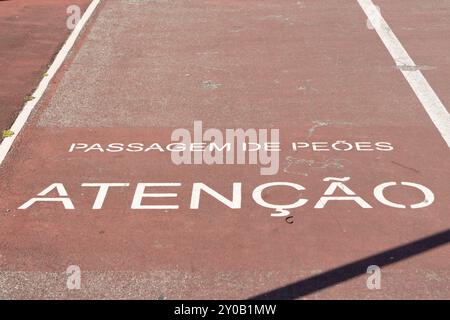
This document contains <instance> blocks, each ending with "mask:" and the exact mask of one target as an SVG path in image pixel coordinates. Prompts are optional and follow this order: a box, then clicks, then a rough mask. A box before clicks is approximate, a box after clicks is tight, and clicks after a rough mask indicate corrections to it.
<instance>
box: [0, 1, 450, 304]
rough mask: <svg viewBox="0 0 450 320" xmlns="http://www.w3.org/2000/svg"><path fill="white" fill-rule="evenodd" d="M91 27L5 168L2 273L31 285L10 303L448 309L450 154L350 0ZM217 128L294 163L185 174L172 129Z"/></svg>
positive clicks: (153, 5)
mask: <svg viewBox="0 0 450 320" xmlns="http://www.w3.org/2000/svg"><path fill="white" fill-rule="evenodd" d="M384 7H389V4H383V5H382V8H381V12H382V14H383V13H384ZM97 14H98V15H97V17H96V18H95V19H94V20H92V21H91V22H90V26H89V30H88V33H87V35H86V36H85V37H83V38H82V39H80V40H79V43H78V48H77V50H76V52H75V56H74V57H73V59H71V61H70V62H68V63H67V64H66V66H65V68H64V69H63V70H62V71H61V72H60V73H59V74H58V76H57V79H56V80H55V81H53V82H52V84H51V86H50V88H49V90H48V91H47V94H46V95H45V96H44V98H43V99H42V101H41V102H40V104H39V105H38V109H37V111H36V113H35V114H34V115H33V117H32V119H31V120H30V122H29V124H28V126H27V127H26V128H25V129H24V130H23V132H22V133H21V135H20V136H19V137H18V139H17V141H16V142H15V145H14V148H13V149H12V150H11V151H10V153H9V155H8V157H7V158H6V160H5V162H4V163H3V165H2V168H1V173H0V175H1V179H2V184H1V185H0V194H1V198H0V199H1V206H2V208H1V209H2V215H1V216H0V221H1V222H0V231H1V232H0V239H1V241H0V243H1V247H0V252H1V259H0V267H1V269H2V270H3V271H9V272H12V271H20V272H23V273H24V274H25V275H26V277H28V278H29V279H33V280H32V281H33V288H34V289H35V290H34V291H33V290H31V291H26V290H24V289H19V290H17V289H14V288H15V287H14V285H17V283H21V284H22V286H21V287H24V288H27V285H30V284H29V283H27V282H24V281H23V280H21V279H22V278H19V279H17V278H14V277H10V278H8V281H7V283H8V284H9V286H8V289H7V292H8V294H10V295H12V296H21V297H23V296H25V297H26V296H33V297H34V296H44V297H45V296H56V297H66V298H67V297H69V298H70V297H90V298H92V297H103V296H107V297H130V296H131V297H141V298H142V297H147V298H154V299H156V298H159V297H161V296H162V297H167V298H169V299H176V298H250V297H254V296H258V295H263V296H264V294H267V295H268V296H269V297H270V294H271V292H272V293H273V291H274V290H275V291H276V290H278V291H276V294H277V297H281V298H304V297H307V298H360V299H361V298H363V299H377V298H425V299H430V298H448V294H449V271H448V248H449V247H448V238H449V236H448V231H447V233H445V232H446V230H448V227H449V225H450V219H449V217H448V208H449V200H450V196H449V192H448V191H449V186H448V180H449V174H450V172H449V168H448V165H447V164H446V163H447V161H446V158H447V157H448V146H447V145H446V143H445V141H444V139H443V138H442V136H441V135H440V134H439V131H438V130H437V129H436V127H435V125H434V124H433V122H432V121H431V120H430V118H429V116H428V114H427V112H426V111H425V110H424V108H423V106H422V105H421V103H420V102H419V100H418V99H417V97H416V95H415V93H414V91H412V90H411V88H410V86H409V85H408V83H407V82H406V80H405V78H404V77H403V75H402V74H401V72H400V71H399V70H398V68H395V64H394V62H393V60H392V58H391V56H390V55H389V53H388V52H387V50H386V48H385V47H384V45H383V43H382V42H381V41H380V39H379V37H378V35H377V33H376V32H375V31H374V30H371V29H370V28H367V23H366V20H367V17H366V15H365V14H364V12H363V11H362V10H361V7H360V6H359V5H358V3H357V2H356V1H355V2H348V1H327V2H319V1H298V2H295V1H294V2H290V1H283V2H280V3H270V2H267V3H261V2H258V1H246V2H241V1H229V2H215V1H203V2H199V3H187V2H183V1H179V2H154V1H151V2H145V1H144V2H134V1H123V2H115V1H108V2H104V5H103V6H102V7H101V8H100V11H99V12H98V13H97ZM124 17H126V19H125V18H124ZM385 18H386V20H387V22H388V23H390V19H389V18H388V17H387V16H386V17H385ZM391 27H392V28H393V30H394V32H395V31H396V28H395V27H393V26H391ZM398 36H399V39H400V41H402V40H403V39H402V37H401V36H400V35H398ZM404 45H405V47H406V49H407V50H408V51H410V48H409V47H408V46H407V45H406V44H405V43H404ZM410 54H411V55H412V56H414V52H413V51H411V52H410ZM425 76H428V75H427V74H425ZM433 81H437V82H441V80H440V79H436V80H432V81H430V82H431V83H432V85H433V86H434V83H433ZM438 95H440V91H439V90H438ZM443 100H444V103H445V95H444V99H443ZM199 121H201V126H202V128H201V129H200V126H199V123H200V122H199ZM195 126H196V129H194V128H195ZM212 128H214V129H217V130H215V131H214V132H215V133H216V134H217V135H219V132H220V133H222V134H223V136H224V137H225V136H226V130H227V129H228V130H230V129H237V128H243V129H244V130H250V131H252V130H254V132H257V133H258V134H260V133H261V132H264V131H263V130H267V132H270V133H274V134H276V133H278V134H279V136H280V139H279V142H280V147H281V149H282V150H281V151H280V152H279V154H278V156H273V157H272V158H269V160H270V161H269V163H267V162H266V163H262V162H261V161H257V162H258V163H257V164H249V163H248V161H247V163H246V164H237V163H236V159H234V160H232V161H230V163H229V164H213V165H208V164H205V163H204V161H205V160H204V159H201V160H199V161H200V162H201V163H197V164H182V165H176V164H175V163H174V158H173V153H171V152H170V151H168V150H167V146H168V145H169V144H170V143H173V142H174V137H173V135H174V133H177V132H178V133H179V132H185V133H186V130H188V131H189V132H191V134H192V135H191V136H190V138H192V141H198V137H200V136H201V137H203V139H205V136H204V133H205V132H206V131H207V130H208V129H212ZM183 129H186V130H183ZM211 132H212V131H210V133H211ZM252 132H253V131H252ZM196 137H197V138H196ZM200 140H201V139H200ZM275 140H276V139H275ZM275 140H274V141H275ZM276 141H278V140H276ZM155 143H158V144H159V146H161V147H162V148H163V149H164V150H163V151H161V150H158V148H157V147H156V146H155V145H154V144H155ZM132 144H133V145H132ZM122 145H123V148H122V150H121V149H120V148H121V146H122ZM127 146H128V148H129V149H130V150H131V151H126V149H127ZM141 149H142V150H141ZM144 149H149V150H148V151H147V152H145V151H144ZM111 150H112V151H111ZM236 152H237V151H236ZM259 155H261V156H262V155H263V154H259ZM198 159H200V158H198ZM191 160H192V159H191ZM247 160H248V158H247ZM259 160H261V159H259ZM263 160H264V159H263ZM265 160H267V159H265ZM192 161H193V160H192ZM231 162H234V163H231ZM269 167H270V168H274V170H275V174H268V175H263V174H262V172H263V171H262V168H269ZM270 173H273V172H270ZM106 183H116V184H120V185H115V186H110V187H109V189H108V190H107V193H106V196H105V197H104V198H102V197H99V194H101V193H100V192H99V188H100V185H99V184H103V185H104V184H106ZM143 183H147V185H142V184H143ZM150 183H153V184H154V185H150ZM201 183H202V185H200V184H201ZM267 183H270V184H271V185H266V186H264V184H267ZM402 183H403V185H402ZM140 184H141V185H140ZM83 185H84V186H83ZM205 185H206V186H208V187H210V188H211V189H213V190H214V191H216V192H217V193H214V192H213V191H211V190H210V189H206V187H205ZM50 186H51V187H50ZM233 186H235V188H236V189H233ZM332 186H334V187H333V188H331V187H332ZM48 187H50V188H49V189H47V188H48ZM196 188H197V189H196ZM199 188H200V189H201V188H203V189H201V190H200V191H199ZM45 189H46V191H45V192H42V191H43V190H45ZM195 190H197V191H195ZM380 190H382V191H380ZM47 191H49V192H48V193H47ZM428 191H429V192H431V194H432V196H430V194H429V193H428ZM40 192H42V194H41V195H38V193H40ZM66 193H67V194H66ZM151 193H156V195H149V194H151ZM219 194H220V195H222V197H220V195H219ZM103 195H105V194H103ZM233 195H234V196H233ZM36 197H37V198H40V199H41V200H42V199H43V198H47V200H48V198H50V197H52V198H56V199H57V200H56V201H52V202H43V201H35V202H33V201H32V200H31V199H33V198H36ZM100 198H102V199H103V200H102V201H97V200H98V199H100ZM224 198H225V199H224ZM38 200H39V199H38ZM53 200H55V199H53ZM299 200H304V201H303V202H302V203H301V204H300V203H298V204H295V205H294V203H297V201H299ZM196 201H198V208H197V202H196ZM305 201H306V202H305ZM151 205H158V206H160V207H158V208H156V207H153V208H152V207H145V206H151ZM290 205H292V208H289V206H290ZM403 205H404V206H405V208H402V206H403ZM411 205H412V206H413V207H411ZM414 206H418V208H414ZM20 208H21V209H20ZM72 208H73V209H72ZM278 208H281V209H283V208H284V209H285V210H287V211H289V216H292V218H290V219H288V220H286V217H276V216H273V215H271V214H273V213H274V212H277V213H279V210H278ZM290 222H293V223H290ZM442 232H444V234H443V236H442ZM436 234H440V236H439V239H438V240H436V239H435V238H433V235H436ZM421 239H424V240H421ZM442 239H444V241H442ZM419 240H420V241H419ZM418 241H419V242H418ZM397 247H402V248H403V249H402V250H395V248H397ZM405 252H406V254H405ZM361 259H363V260H361ZM364 259H366V260H364ZM358 261H359V262H358ZM369 262H370V264H369ZM352 263H356V264H355V265H353V264H352ZM70 265H77V266H79V267H80V269H81V271H82V275H84V276H82V279H83V280H82V283H83V288H82V289H81V290H75V291H68V290H67V289H66V288H65V281H63V280H64V276H61V274H60V273H61V272H64V271H65V270H66V268H67V267H68V266H70ZM370 265H376V266H379V267H380V268H381V275H382V276H381V279H382V280H381V281H382V282H381V283H382V284H381V289H380V290H370V289H369V288H368V287H367V278H368V277H369V276H370V274H368V273H367V272H366V269H367V268H368V267H370ZM339 268H343V269H339ZM355 270H358V272H356V273H355ZM327 272H328V273H327ZM330 272H331V273H330ZM58 274H59V275H58ZM312 277H313V278H312ZM330 277H331V278H332V279H333V280H329V279H330ZM36 279H44V280H43V281H42V282H41V283H37V280H36ZM52 279H53V280H52ZM55 279H58V280H57V281H56V280H55ZM308 279H309V280H308ZM60 280H61V281H60ZM302 286H303V287H307V289H302V288H303V287H302ZM118 287H120V288H118ZM42 288H45V292H46V293H42V291H39V290H38V289H42ZM283 288H284V289H283ZM302 290H304V291H302Z"/></svg>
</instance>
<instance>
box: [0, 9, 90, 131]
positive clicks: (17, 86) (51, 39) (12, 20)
mask: <svg viewBox="0 0 450 320" xmlns="http://www.w3.org/2000/svg"><path fill="white" fill-rule="evenodd" d="M89 2H90V1H89V0H39V1H36V0H11V1H0V70H1V77H0V108H1V112H0V131H3V130H6V129H9V128H10V126H11V124H12V123H13V121H14V119H15V118H16V116H17V114H18V113H19V112H20V110H21V108H22V106H23V103H24V99H25V97H26V96H27V95H31V93H32V92H33V91H34V89H35V88H36V86H37V85H38V83H39V81H40V80H41V78H42V76H43V74H44V73H45V72H46V71H47V68H48V67H47V66H48V64H49V63H50V62H51V60H52V59H53V57H54V55H55V54H56V52H57V51H58V50H59V48H60V47H61V46H62V44H63V43H64V41H65V39H66V38H67V35H68V34H69V32H70V30H68V29H67V27H66V20H67V13H66V10H67V7H68V6H69V5H74V4H76V5H79V6H80V8H81V9H82V10H84V9H85V8H86V7H87V5H88V4H89Z"/></svg>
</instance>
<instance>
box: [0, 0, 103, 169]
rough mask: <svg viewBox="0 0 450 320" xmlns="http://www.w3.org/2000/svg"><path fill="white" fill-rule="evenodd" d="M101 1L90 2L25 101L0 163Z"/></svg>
mask: <svg viewBox="0 0 450 320" xmlns="http://www.w3.org/2000/svg"><path fill="white" fill-rule="evenodd" d="M100 1H101V0H92V2H91V3H90V4H89V6H88V8H87V9H86V11H85V12H84V14H83V16H82V17H81V19H80V21H79V22H78V23H77V25H76V27H75V29H73V31H72V33H71V34H70V35H69V37H68V38H67V40H66V42H65V43H64V45H63V46H62V48H61V49H60V50H59V52H58V54H57V55H56V57H55V59H54V60H53V62H52V64H51V65H50V68H49V69H48V70H47V74H46V76H44V77H43V78H42V80H41V81H40V82H39V85H38V87H37V88H36V90H35V91H34V92H33V94H32V97H33V100H31V101H27V102H26V103H25V105H24V106H23V108H22V110H21V111H20V113H19V115H18V116H17V118H16V120H15V121H14V123H13V125H12V126H11V128H10V130H11V131H12V132H13V135H12V136H10V137H5V138H4V139H3V141H2V142H1V144H0V165H2V163H3V161H4V160H5V158H6V156H7V154H8V152H9V150H10V149H11V147H12V145H13V143H14V140H15V139H16V138H17V136H18V135H19V133H20V132H21V130H22V129H23V127H24V126H25V124H26V122H27V121H28V118H29V117H30V115H31V112H32V111H33V110H34V107H35V106H36V105H37V104H38V102H39V101H40V100H41V98H42V96H43V95H44V93H45V91H46V90H47V88H48V86H49V84H50V82H51V80H52V79H53V77H54V76H55V74H56V73H57V72H58V70H59V68H60V67H61V66H62V65H63V63H64V61H65V60H66V58H67V56H68V55H69V53H70V50H72V48H73V46H74V44H75V42H76V41H77V39H78V37H79V35H80V33H81V31H82V30H83V29H84V27H85V25H86V23H87V22H88V21H89V19H90V18H91V16H92V15H93V13H94V12H95V9H96V8H97V7H98V5H99V4H100Z"/></svg>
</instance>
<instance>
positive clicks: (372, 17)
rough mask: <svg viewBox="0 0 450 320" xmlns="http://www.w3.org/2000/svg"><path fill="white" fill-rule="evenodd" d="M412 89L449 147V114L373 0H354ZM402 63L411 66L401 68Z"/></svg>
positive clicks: (404, 65) (403, 65)
mask: <svg viewBox="0 0 450 320" xmlns="http://www.w3.org/2000/svg"><path fill="white" fill-rule="evenodd" d="M357 1H358V3H359V5H360V7H361V8H362V10H363V11H364V13H365V14H366V16H367V18H368V19H369V21H370V23H371V24H372V26H373V28H374V29H375V31H376V32H377V34H378V36H379V37H380V39H381V41H382V42H383V44H384V46H385V47H386V49H387V50H388V51H389V53H390V54H391V56H392V58H393V59H394V61H395V64H396V65H397V67H399V69H400V71H401V72H402V74H403V76H404V77H405V79H406V81H407V82H408V84H409V86H410V87H411V89H412V90H413V91H414V93H415V95H416V96H417V98H418V99H419V101H420V103H421V104H422V106H423V107H424V109H425V111H426V112H427V113H428V116H429V117H430V118H431V121H433V123H434V125H435V127H436V128H437V129H438V131H439V133H440V134H441V136H442V138H444V141H445V142H446V143H447V146H448V147H449V148H450V114H449V113H448V111H447V109H446V108H445V106H444V104H443V103H442V101H441V100H440V99H439V97H438V95H437V94H436V92H435V91H434V90H433V88H432V87H431V86H430V84H429V83H428V81H427V79H426V78H425V77H424V75H423V74H422V72H421V71H420V70H419V69H418V68H416V69H415V70H414V67H417V66H416V64H415V63H414V61H413V59H412V58H411V57H410V56H409V54H408V52H407V51H406V49H405V48H404V47H403V45H402V44H401V42H400V40H398V38H397V36H396V35H395V34H394V31H393V30H392V29H391V28H390V27H389V25H388V23H387V22H386V20H384V18H383V16H382V15H381V13H380V11H379V10H378V8H377V7H376V6H375V5H374V4H373V2H372V0H357ZM402 67H412V68H413V70H411V68H410V69H407V68H406V69H402Z"/></svg>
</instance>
